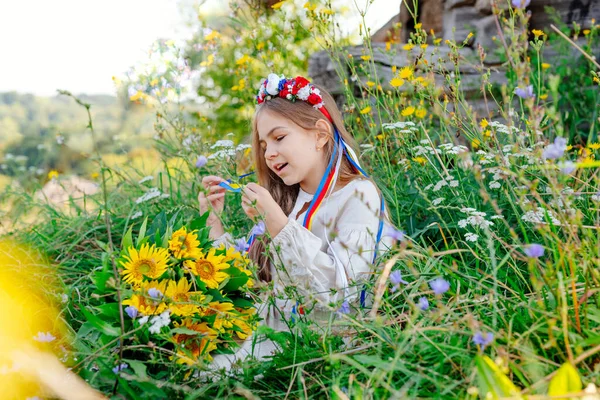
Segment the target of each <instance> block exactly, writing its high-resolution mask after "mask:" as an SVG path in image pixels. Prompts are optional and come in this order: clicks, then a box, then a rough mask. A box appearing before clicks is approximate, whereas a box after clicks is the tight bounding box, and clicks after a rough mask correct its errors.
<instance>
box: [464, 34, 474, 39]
mask: <svg viewBox="0 0 600 400" xmlns="http://www.w3.org/2000/svg"><path fill="white" fill-rule="evenodd" d="M473 36H474V35H473V32H469V34H468V35H467V38H466V39H465V40H470V39H471V38H472V37H473Z"/></svg>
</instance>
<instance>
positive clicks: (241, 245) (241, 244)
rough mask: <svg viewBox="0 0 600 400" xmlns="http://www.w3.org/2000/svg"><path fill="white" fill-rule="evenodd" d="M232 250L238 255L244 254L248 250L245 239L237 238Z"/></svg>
mask: <svg viewBox="0 0 600 400" xmlns="http://www.w3.org/2000/svg"><path fill="white" fill-rule="evenodd" d="M233 248H234V249H235V250H236V251H237V252H239V253H245V252H246V251H247V250H248V243H246V239H245V238H239V239H237V240H236V241H235V244H234V245H233Z"/></svg>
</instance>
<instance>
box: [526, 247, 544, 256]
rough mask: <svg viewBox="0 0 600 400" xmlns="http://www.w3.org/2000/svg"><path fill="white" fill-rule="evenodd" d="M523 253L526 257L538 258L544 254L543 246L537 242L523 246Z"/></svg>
mask: <svg viewBox="0 0 600 400" xmlns="http://www.w3.org/2000/svg"><path fill="white" fill-rule="evenodd" d="M524 253H525V255H526V256H527V257H531V258H539V257H541V256H543V255H544V246H542V245H541V244H537V243H534V244H530V245H529V246H527V247H526V248H525V251H524Z"/></svg>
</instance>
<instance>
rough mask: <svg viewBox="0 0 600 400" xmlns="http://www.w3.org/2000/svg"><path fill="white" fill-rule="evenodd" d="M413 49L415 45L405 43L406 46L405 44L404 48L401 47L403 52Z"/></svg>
mask: <svg viewBox="0 0 600 400" xmlns="http://www.w3.org/2000/svg"><path fill="white" fill-rule="evenodd" d="M413 47H415V45H414V44H412V43H407V44H405V45H404V46H402V49H404V50H406V51H410V50H412V49H413Z"/></svg>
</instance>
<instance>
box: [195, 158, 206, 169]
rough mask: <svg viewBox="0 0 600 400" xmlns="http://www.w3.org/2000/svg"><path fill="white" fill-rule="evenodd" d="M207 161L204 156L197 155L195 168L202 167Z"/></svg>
mask: <svg viewBox="0 0 600 400" xmlns="http://www.w3.org/2000/svg"><path fill="white" fill-rule="evenodd" d="M207 163H208V159H207V158H206V157H204V156H198V159H197V160H196V168H202V167H204V166H205V165H206V164H207Z"/></svg>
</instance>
